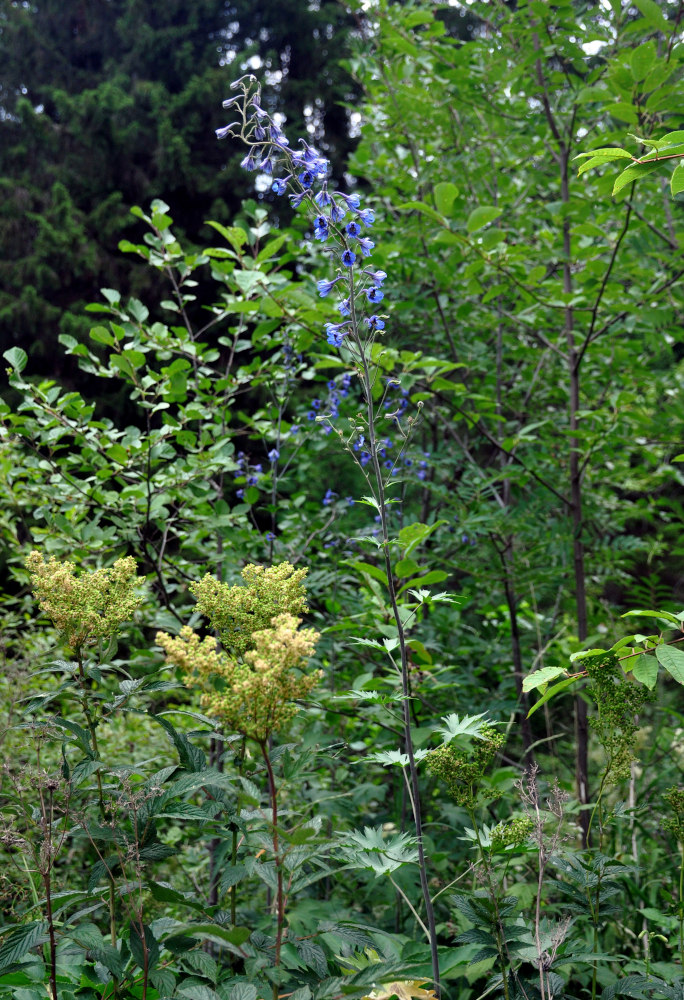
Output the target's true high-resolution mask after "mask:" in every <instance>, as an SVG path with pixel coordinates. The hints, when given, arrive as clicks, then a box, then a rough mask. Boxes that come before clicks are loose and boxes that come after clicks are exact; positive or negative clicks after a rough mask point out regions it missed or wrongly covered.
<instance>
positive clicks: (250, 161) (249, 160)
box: [240, 151, 257, 170]
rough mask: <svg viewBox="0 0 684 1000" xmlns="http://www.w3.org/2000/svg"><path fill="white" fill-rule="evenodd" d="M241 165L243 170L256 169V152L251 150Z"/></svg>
mask: <svg viewBox="0 0 684 1000" xmlns="http://www.w3.org/2000/svg"><path fill="white" fill-rule="evenodd" d="M240 166H241V167H242V169H243V170H256V166H257V165H256V160H255V159H254V154H253V153H252V152H251V151H250V152H249V153H247V156H246V157H245V158H244V160H242V161H241V163H240Z"/></svg>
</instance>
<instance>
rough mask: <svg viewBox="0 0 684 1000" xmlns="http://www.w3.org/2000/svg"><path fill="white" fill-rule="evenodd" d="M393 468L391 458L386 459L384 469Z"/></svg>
mask: <svg viewBox="0 0 684 1000" xmlns="http://www.w3.org/2000/svg"><path fill="white" fill-rule="evenodd" d="M393 466H394V462H393V461H392V459H391V458H388V459H387V461H386V462H385V468H386V469H391V468H393Z"/></svg>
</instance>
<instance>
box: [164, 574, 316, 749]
mask: <svg viewBox="0 0 684 1000" xmlns="http://www.w3.org/2000/svg"><path fill="white" fill-rule="evenodd" d="M306 572H307V571H306V569H298V570H297V569H295V568H294V566H292V565H291V564H290V563H287V562H285V563H280V564H278V565H276V566H269V567H264V566H255V565H252V564H250V565H248V566H245V568H244V569H243V571H242V578H243V580H244V584H245V585H244V586H242V585H239V584H237V585H233V586H231V585H229V584H227V583H222V582H221V581H219V580H216V579H215V578H214V577H212V576H209V575H207V576H205V577H204V578H203V579H202V580H200V581H199V582H198V583H196V584H194V585H192V587H191V589H192V592H193V594H194V595H195V597H196V598H197V609H198V611H200V612H201V613H202V614H203V615H205V616H206V617H207V618H208V619H209V622H210V624H211V627H212V629H214V630H215V631H216V632H218V633H219V636H220V639H221V645H222V649H219V648H218V644H217V641H216V639H215V638H214V637H213V636H207V637H206V638H204V639H200V637H199V636H198V635H197V633H196V632H195V631H194V630H193V629H192V628H190V626H188V625H185V626H184V627H183V628H182V629H181V631H180V634H179V635H178V636H175V637H173V636H170V635H167V634H166V633H165V632H159V633H157V640H156V641H157V645H159V646H161V648H162V649H163V650H164V652H165V653H166V659H167V662H168V663H172V664H174V666H176V667H178V668H179V669H180V671H181V673H182V674H184V675H185V678H186V681H187V682H188V683H196V684H198V685H199V687H200V689H201V691H202V696H201V699H202V707H203V708H204V709H206V710H207V711H208V712H210V713H211V714H212V715H213V716H215V717H216V718H217V719H220V720H221V722H222V723H223V724H224V726H226V728H228V729H230V730H232V731H234V732H236V733H242V734H243V735H244V736H247V737H249V738H250V739H254V740H256V741H257V743H261V744H263V743H265V742H266V740H267V739H268V737H269V736H270V735H271V733H272V732H274V731H275V730H277V729H281V728H282V727H283V726H285V725H287V724H288V722H289V721H290V720H291V719H292V718H293V717H294V715H295V713H296V706H295V704H294V703H295V701H296V700H298V699H301V698H305V697H306V696H307V695H308V694H309V692H310V691H312V690H313V688H314V687H315V686H316V684H318V682H319V680H320V678H321V672H320V671H318V670H314V671H307V670H306V669H305V668H306V666H307V664H308V660H309V657H310V656H311V654H312V653H313V651H314V647H315V645H316V642H317V641H318V638H319V635H318V633H317V632H315V631H314V630H313V629H300V628H299V625H300V624H301V618H300V617H299V615H300V614H302V613H304V612H306V611H307V604H306V593H305V590H304V577H305V576H306Z"/></svg>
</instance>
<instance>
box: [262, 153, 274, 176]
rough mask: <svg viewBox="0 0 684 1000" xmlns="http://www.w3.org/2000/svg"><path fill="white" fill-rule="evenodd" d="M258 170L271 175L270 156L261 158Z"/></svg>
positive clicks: (271, 164) (271, 163)
mask: <svg viewBox="0 0 684 1000" xmlns="http://www.w3.org/2000/svg"><path fill="white" fill-rule="evenodd" d="M259 170H261V171H262V173H264V174H272V173H273V161H272V160H271V157H270V156H265V157H264V158H263V160H262V161H261V163H260V164H259Z"/></svg>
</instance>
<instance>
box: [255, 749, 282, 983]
mask: <svg viewBox="0 0 684 1000" xmlns="http://www.w3.org/2000/svg"><path fill="white" fill-rule="evenodd" d="M259 747H260V749H261V754H262V756H263V758H264V763H265V765H266V771H267V773H268V795H269V799H270V803H271V816H272V824H273V835H272V837H273V855H274V858H275V866H276V941H275V959H274V963H273V964H274V967H275V968H276V969H279V968H280V951H281V948H282V945H283V929H284V926H285V896H284V893H283V859H282V858H281V856H280V844H279V841H278V790H277V788H276V783H275V775H274V774H273V766H272V764H271V758H270V757H269V755H268V744H267V743H266V742H264V743H260V744H259ZM273 1000H278V984H277V983H274V984H273Z"/></svg>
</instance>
